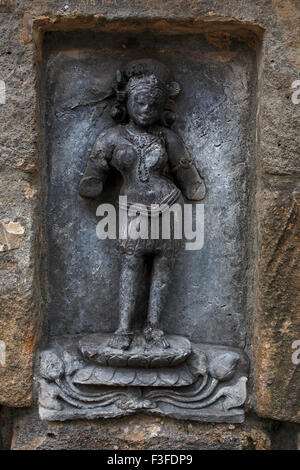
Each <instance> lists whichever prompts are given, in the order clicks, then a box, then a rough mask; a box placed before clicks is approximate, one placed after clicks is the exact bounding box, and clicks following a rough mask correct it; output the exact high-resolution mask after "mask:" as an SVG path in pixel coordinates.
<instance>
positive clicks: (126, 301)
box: [109, 255, 144, 349]
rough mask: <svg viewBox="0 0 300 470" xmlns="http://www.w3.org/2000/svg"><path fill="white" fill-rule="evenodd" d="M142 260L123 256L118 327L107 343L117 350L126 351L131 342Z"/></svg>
mask: <svg viewBox="0 0 300 470" xmlns="http://www.w3.org/2000/svg"><path fill="white" fill-rule="evenodd" d="M143 266H144V259H143V258H142V257H138V256H134V255H125V257H124V259H123V264H122V269H121V276H120V294H119V311H120V317H119V327H118V329H117V330H116V332H115V334H114V336H113V337H112V338H111V340H110V342H109V346H110V347H113V348H117V349H128V348H129V346H130V343H131V341H132V337H133V334H132V332H131V323H132V318H133V314H134V309H135V303H136V298H137V295H138V287H139V282H140V279H141V277H142V274H143Z"/></svg>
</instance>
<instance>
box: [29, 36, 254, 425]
mask: <svg viewBox="0 0 300 470" xmlns="http://www.w3.org/2000/svg"><path fill="white" fill-rule="evenodd" d="M225 46H226V47H224V44H222V45H220V44H219V42H218V40H215V39H214V36H213V35H208V34H171V33H169V34H165V35H164V34H158V33H156V34H154V33H151V32H143V33H140V34H138V35H137V34H134V33H127V32H119V33H116V32H115V33H109V32H97V33H92V32H86V31H80V32H79V31H78V32H76V31H75V32H68V33H62V32H60V33H59V32H49V33H46V34H45V36H44V51H43V52H44V54H43V55H44V59H43V74H42V75H43V86H42V95H43V103H44V105H43V106H44V116H45V118H44V142H45V145H44V149H45V151H44V155H45V165H44V166H45V169H46V171H45V180H44V183H45V187H47V191H46V192H47V194H46V198H45V199H46V203H45V211H44V212H45V244H44V248H45V272H46V279H45V289H44V290H45V292H47V295H45V309H46V312H45V313H46V317H47V319H48V322H47V323H48V332H47V334H46V335H45V336H46V337H47V339H45V346H44V350H43V351H41V363H40V368H39V372H37V374H38V375H39V379H40V416H41V418H42V419H45V420H65V419H75V418H90V419H92V418H98V417H116V416H122V415H126V414H131V413H135V412H136V411H139V412H141V411H143V412H145V413H152V414H162V415H168V416H171V417H175V418H185V419H186V418H188V419H195V420H199V421H211V422H222V421H223V422H242V421H243V419H244V411H243V405H244V402H245V400H246V388H247V387H246V385H247V378H248V368H249V361H248V358H247V356H246V354H245V352H244V348H245V344H246V332H247V331H246V324H247V305H249V295H248V288H247V270H248V269H249V266H248V265H247V256H248V253H249V250H251V243H250V238H251V237H250V235H249V234H251V225H250V223H249V220H250V213H251V193H252V180H253V174H254V161H255V147H254V139H255V115H256V84H257V78H256V74H257V70H256V53H255V49H254V48H251V47H250V46H249V45H248V44H247V42H245V41H242V40H238V39H235V38H233V37H232V38H231V39H230V40H229V39H228V38H227V42H226V45H225ZM145 57H146V58H151V59H157V60H159V61H160V62H162V63H163V64H165V65H166V66H167V67H169V68H170V70H171V71H172V75H173V77H174V79H175V80H176V81H177V82H178V83H179V84H180V87H181V92H180V94H179V96H178V98H177V100H176V104H175V107H174V110H175V112H176V116H177V118H176V121H175V123H174V124H173V129H174V130H175V131H176V132H177V134H179V135H180V136H181V137H182V139H183V141H184V142H185V145H186V147H187V149H188V151H189V152H190V154H191V156H192V158H193V159H194V161H195V165H196V167H197V168H199V171H200V173H201V176H202V177H203V179H204V181H205V184H206V187H207V194H206V197H205V199H204V200H203V201H202V202H201V204H203V205H204V244H203V247H202V249H200V250H195V251H188V250H185V249H183V250H182V251H181V253H180V255H179V256H178V258H177V261H176V264H175V268H174V272H173V280H172V284H171V289H170V293H169V295H168V299H167V304H166V308H165V311H164V314H163V317H162V327H163V329H164V330H165V332H166V333H167V335H168V337H169V338H170V341H172V338H173V339H174V338H175V340H176V338H178V336H184V337H185V338H187V342H188V344H187V349H188V348H189V347H191V350H192V352H191V354H190V353H189V354H187V355H189V357H188V359H187V360H186V361H185V362H181V363H178V364H170V363H159V362H158V363H157V364H158V365H156V366H155V367H154V366H152V367H150V366H149V364H148V365H146V366H145V367H141V365H140V364H138V365H136V364H135V363H134V360H133V362H130V361H131V359H130V358H129V360H128V362H127V363H126V365H125V364H124V363H122V361H121V362H120V360H119V361H118V358H117V360H115V361H114V360H105V358H104V359H103V357H102V358H100V359H99V357H100V356H101V354H100V352H99V350H96V351H95V354H94V355H92V357H89V358H88V357H87V356H85V357H83V355H82V354H80V352H79V349H78V344H79V342H80V341H81V344H82V342H83V343H84V338H86V336H87V335H93V334H95V333H97V334H99V335H100V336H101V337H102V338H103V341H105V338H106V337H107V335H109V334H111V333H112V332H113V331H114V330H115V329H116V328H117V323H118V292H119V275H120V262H119V261H120V260H119V254H118V251H117V250H116V246H115V242H114V241H113V240H99V238H98V237H97V235H96V225H97V223H98V221H99V217H97V216H96V209H97V206H98V205H99V204H100V202H111V203H114V201H116V199H117V196H118V190H119V188H120V184H121V177H120V175H119V174H118V173H117V172H115V173H114V174H111V175H110V177H109V179H108V181H107V182H106V185H105V190H104V192H103V194H102V195H101V196H100V197H99V198H98V199H95V200H86V199H83V198H81V197H80V196H79V194H78V185H79V181H80V178H81V176H82V174H83V172H84V169H85V166H86V163H87V159H88V157H89V155H90V152H91V150H92V147H93V144H94V141H95V139H96V137H97V135H98V134H99V133H100V132H101V131H103V130H104V129H106V128H108V127H111V126H112V125H114V122H113V120H112V118H111V115H110V108H111V105H112V103H113V102H114V97H113V95H112V81H113V80H114V78H115V73H116V70H117V69H118V68H120V67H122V66H123V65H124V64H126V63H127V62H129V61H131V60H135V59H140V58H145ZM195 204H196V203H194V205H195ZM149 282H150V275H149V272H148V271H147V270H145V272H144V275H143V279H142V284H141V288H140V292H139V298H138V301H137V307H136V318H135V326H136V328H137V329H138V328H140V327H141V324H142V322H143V320H144V317H145V310H146V298H147V288H148V287H149ZM175 340H174V341H175ZM190 345H191V346H190ZM96 349H97V348H96ZM97 354H98V355H97ZM116 355H117V354H116ZM95 357H97V358H98V360H97V359H95Z"/></svg>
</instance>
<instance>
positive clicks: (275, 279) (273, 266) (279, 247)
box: [254, 191, 300, 422]
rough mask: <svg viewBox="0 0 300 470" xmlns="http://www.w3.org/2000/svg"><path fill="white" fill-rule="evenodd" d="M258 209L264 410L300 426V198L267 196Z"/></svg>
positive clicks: (258, 376) (258, 379)
mask: <svg viewBox="0 0 300 470" xmlns="http://www.w3.org/2000/svg"><path fill="white" fill-rule="evenodd" d="M258 204H259V208H260V212H261V218H260V229H261V233H262V246H261V253H260V289H259V303H258V305H257V309H258V311H257V323H256V325H255V343H254V354H255V358H256V366H255V385H256V393H257V399H258V411H259V413H260V414H261V415H263V416H267V417H272V418H276V419H283V420H288V421H296V422H300V415H299V410H300V401H299V400H300V397H299V380H300V375H299V365H297V364H296V363H295V362H294V363H293V358H292V355H293V353H294V351H295V350H294V349H293V343H294V341H297V340H299V331H300V315H299V311H300V310H299V306H300V295H299V285H300V209H299V204H300V195H299V193H294V194H288V193H286V192H283V191H280V192H276V193H270V192H264V193H261V194H260V195H259V197H258Z"/></svg>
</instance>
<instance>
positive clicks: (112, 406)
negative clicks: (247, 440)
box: [40, 335, 248, 423]
mask: <svg viewBox="0 0 300 470" xmlns="http://www.w3.org/2000/svg"><path fill="white" fill-rule="evenodd" d="M167 339H168V341H169V343H170V348H167V349H165V350H164V352H163V354H161V350H160V351H158V350H157V351H156V350H155V348H151V350H148V349H147V346H146V345H145V344H143V340H142V338H141V337H137V340H136V342H135V343H134V344H133V345H132V347H131V348H130V350H129V351H118V350H115V349H112V348H109V347H107V341H108V336H107V335H106V336H105V335H92V336H90V337H85V338H82V339H80V341H79V347H78V346H77V342H76V341H74V340H73V341H71V340H70V342H64V343H63V344H62V343H61V344H55V345H53V346H52V348H51V349H48V350H47V351H44V352H42V354H41V376H42V379H41V382H40V416H41V418H42V419H46V420H50V421H56V420H67V419H77V418H87V419H93V418H100V417H104V418H109V417H116V416H122V415H128V414H131V413H135V412H137V411H139V412H140V411H143V412H145V413H151V414H158V415H159V414H161V415H167V416H172V417H176V418H182V419H193V420H199V421H211V422H233V423H240V422H243V420H244V411H243V409H242V406H243V404H244V402H245V399H246V383H247V377H246V375H247V368H248V360H247V358H246V356H245V354H244V353H243V352H242V351H240V350H237V349H230V348H228V347H224V346H216V345H206V344H196V343H190V342H189V341H188V340H187V339H186V338H183V337H180V336H167ZM87 358H88V359H87Z"/></svg>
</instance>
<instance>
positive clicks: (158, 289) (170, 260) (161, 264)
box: [144, 255, 175, 348]
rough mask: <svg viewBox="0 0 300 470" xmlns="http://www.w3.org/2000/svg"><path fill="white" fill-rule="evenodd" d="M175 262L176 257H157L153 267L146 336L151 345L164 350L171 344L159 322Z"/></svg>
mask: <svg viewBox="0 0 300 470" xmlns="http://www.w3.org/2000/svg"><path fill="white" fill-rule="evenodd" d="M174 262H175V256H170V257H167V256H163V255H160V256H155V258H154V260H153V267H152V282H151V289H150V297H149V306H148V316H147V326H146V328H145V330H144V336H145V339H146V341H148V342H149V343H156V344H158V345H160V346H161V347H163V348H168V347H169V343H168V341H167V340H166V338H165V336H164V333H163V331H162V330H161V329H160V328H159V322H160V317H161V313H162V311H163V308H164V306H165V303H166V300H167V294H168V290H169V284H170V280H171V276H172V269H173V266H174Z"/></svg>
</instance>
